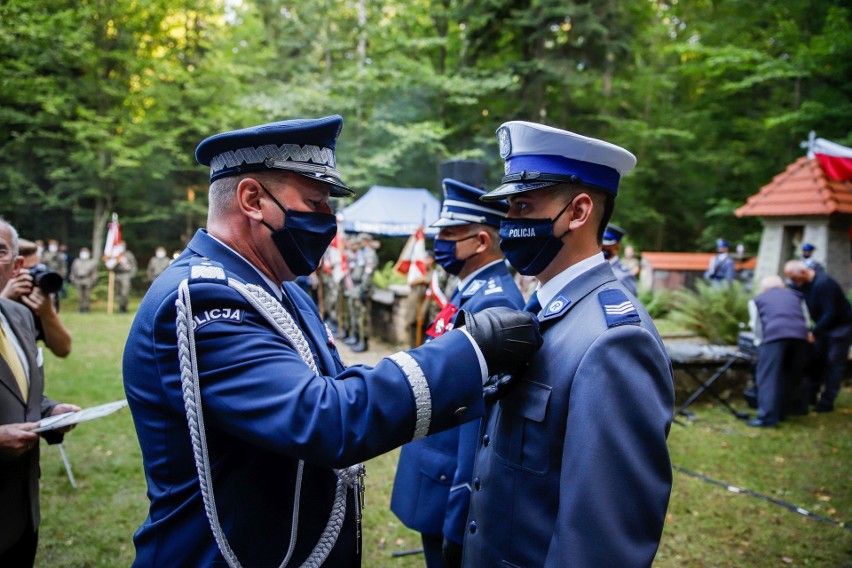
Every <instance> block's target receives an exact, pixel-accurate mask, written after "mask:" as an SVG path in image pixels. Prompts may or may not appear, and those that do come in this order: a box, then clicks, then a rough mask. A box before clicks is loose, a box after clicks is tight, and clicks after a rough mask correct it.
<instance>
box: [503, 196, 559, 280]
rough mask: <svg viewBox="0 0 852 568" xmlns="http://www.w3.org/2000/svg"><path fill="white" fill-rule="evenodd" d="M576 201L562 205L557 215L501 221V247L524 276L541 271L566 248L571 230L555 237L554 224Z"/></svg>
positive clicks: (533, 274) (507, 257)
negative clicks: (564, 241)
mask: <svg viewBox="0 0 852 568" xmlns="http://www.w3.org/2000/svg"><path fill="white" fill-rule="evenodd" d="M572 203H574V199H571V201H569V202H568V204H567V205H566V206H565V207H563V208H562V211H560V212H559V214H558V215H557V216H556V218H555V219H503V220H502V221H500V250H502V251H503V254H505V255H506V259H507V260H508V261H509V264H511V265H512V266H514V267H515V270H517V271H518V272H520V273H521V274H523V275H524V276H535V275H536V274H541V273H542V272H543V271H544V269H545V268H547V266H548V265H549V264H550V263H551V262H552V261H553V259H554V258H556V255H557V254H559V251H560V250H561V249H562V245H563V244H564V243H563V242H562V238H563V237H564V236H565V235H567V234H568V233H570V232H571V229H567V230H566V231H565V232H564V233H562V234H561V235H559V236H558V237H555V236H554V235H553V225H554V224H555V223H556V221H558V220H559V218H560V217H561V216H562V214H563V213H565V210H566V209H568V207H570V206H571V204H572Z"/></svg>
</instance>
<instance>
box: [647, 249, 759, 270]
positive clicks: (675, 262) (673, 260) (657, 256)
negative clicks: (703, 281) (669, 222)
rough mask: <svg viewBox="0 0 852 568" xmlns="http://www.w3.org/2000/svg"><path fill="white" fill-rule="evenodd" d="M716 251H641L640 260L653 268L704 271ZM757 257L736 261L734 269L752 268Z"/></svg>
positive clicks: (755, 263) (755, 264)
mask: <svg viewBox="0 0 852 568" xmlns="http://www.w3.org/2000/svg"><path fill="white" fill-rule="evenodd" d="M715 255H716V253H712V252H643V253H642V262H644V263H647V264H649V265H650V266H651V267H652V268H653V269H654V270H691V271H700V272H704V271H705V270H707V267H708V266H709V265H710V259H711V258H713V257H714V256H715ZM755 266H757V257H752V258H749V259H746V260H745V261H743V262H738V263H737V264H736V266H735V268H736V270H743V269H749V270H754V268H755Z"/></svg>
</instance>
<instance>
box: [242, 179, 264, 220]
mask: <svg viewBox="0 0 852 568" xmlns="http://www.w3.org/2000/svg"><path fill="white" fill-rule="evenodd" d="M264 196H265V195H264V191H263V187H262V186H261V185H260V182H258V181H257V180H256V179H254V178H250V177H245V178H243V179H241V180H240V182H239V183H238V184H237V191H236V199H237V207H239V209H240V212H241V213H242V214H243V215H245V216H246V217H248V218H249V219H251V220H252V221H255V222H258V223H260V222H261V221H263V210H262V208H261V203H260V202H261V198H263V197H264Z"/></svg>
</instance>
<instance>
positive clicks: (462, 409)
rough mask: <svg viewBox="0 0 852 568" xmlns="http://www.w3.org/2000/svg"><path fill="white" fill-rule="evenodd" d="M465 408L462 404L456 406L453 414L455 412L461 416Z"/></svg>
mask: <svg viewBox="0 0 852 568" xmlns="http://www.w3.org/2000/svg"><path fill="white" fill-rule="evenodd" d="M465 410H467V407H466V406H462V407H459V408H456V413H455V414H456V416H461V415H462V414H464V411H465Z"/></svg>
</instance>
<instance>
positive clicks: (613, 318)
mask: <svg viewBox="0 0 852 568" xmlns="http://www.w3.org/2000/svg"><path fill="white" fill-rule="evenodd" d="M598 300H599V301H600V303H601V308H602V309H603V313H604V317H605V318H606V326H607V327H616V326H619V325H626V324H630V325H636V324H638V323H639V322H640V321H641V320H640V319H639V312H637V311H636V307H635V306H634V305H633V302H631V301H630V299H629V298H628V297H627V294H625V293H624V292H622V291H621V290H618V289H614V288H613V289H609V290H604V291H602V292H601V293H600V294H598Z"/></svg>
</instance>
